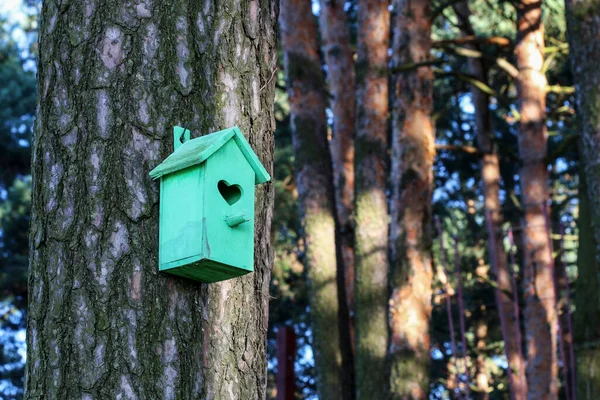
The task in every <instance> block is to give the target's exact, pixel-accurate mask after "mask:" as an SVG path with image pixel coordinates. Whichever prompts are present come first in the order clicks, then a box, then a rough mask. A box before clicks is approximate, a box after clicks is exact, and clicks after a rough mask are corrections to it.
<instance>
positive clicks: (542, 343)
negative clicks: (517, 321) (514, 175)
mask: <svg viewBox="0 0 600 400" xmlns="http://www.w3.org/2000/svg"><path fill="white" fill-rule="evenodd" d="M517 29H518V31H517V44H516V46H515V55H516V59H517V67H518V69H519V76H518V78H517V82H518V98H519V111H520V113H521V120H520V122H519V153H520V157H521V168H520V172H519V176H520V184H521V193H522V196H523V207H524V210H525V221H524V222H525V227H524V229H525V231H524V236H523V240H524V253H525V256H524V259H525V268H524V272H525V274H524V281H523V284H524V296H525V310H524V317H525V335H526V342H527V354H528V362H527V381H528V382H527V384H528V398H530V399H540V400H542V399H556V398H557V396H558V363H557V352H556V345H557V342H556V323H557V317H556V311H555V310H556V309H555V291H554V285H553V280H552V276H553V273H554V271H553V268H552V265H553V263H552V253H551V249H550V248H549V242H548V236H547V232H546V226H545V225H546V223H545V217H544V211H543V210H544V208H545V207H546V206H547V202H548V183H547V181H548V172H547V170H546V163H545V161H544V158H545V157H546V153H547V144H546V140H547V132H546V111H545V108H546V86H547V82H546V76H545V75H544V72H543V71H542V68H543V62H544V25H543V23H542V8H541V2H539V1H537V0H521V1H520V3H519V4H518V20H517Z"/></svg>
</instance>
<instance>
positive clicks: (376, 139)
mask: <svg viewBox="0 0 600 400" xmlns="http://www.w3.org/2000/svg"><path fill="white" fill-rule="evenodd" d="M389 23H390V21H389V11H388V1H387V0H359V1H358V59H357V63H356V85H357V87H356V89H357V92H356V106H357V107H356V142H355V146H354V147H355V158H354V168H355V188H354V194H355V199H354V204H355V228H354V229H355V233H354V245H355V249H354V255H355V260H354V261H355V274H356V275H355V288H354V299H355V300H354V304H355V309H356V317H355V321H354V323H355V325H354V326H355V332H356V359H355V364H356V397H357V399H384V398H387V395H388V387H389V383H388V378H387V376H388V374H387V373H386V350H387V344H388V327H387V303H388V270H389V265H388V253H387V252H388V224H387V221H388V206H387V199H386V187H387V162H386V160H387V154H386V150H387V133H388V124H387V118H388V77H387V60H388V55H387V51H388V45H389Z"/></svg>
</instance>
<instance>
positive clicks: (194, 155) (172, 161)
mask: <svg viewBox="0 0 600 400" xmlns="http://www.w3.org/2000/svg"><path fill="white" fill-rule="evenodd" d="M231 139H233V140H234V141H235V143H236V144H237V146H238V147H239V149H240V151H241V152H242V154H243V155H244V157H245V158H246V161H248V164H249V165H250V167H252V169H253V170H254V174H255V176H256V181H255V182H256V184H259V183H264V182H268V181H269V180H270V179H271V177H270V176H269V173H268V172H267V170H265V167H263V165H262V164H261V163H260V160H259V159H258V157H257V156H256V153H254V151H253V150H252V148H251V147H250V144H248V142H247V141H246V139H245V138H244V135H243V134H242V132H241V131H240V129H239V128H238V127H237V126H234V127H233V128H229V129H225V130H222V131H219V132H215V133H211V134H209V135H205V136H201V137H198V138H196V139H192V140H188V141H187V142H185V143H183V144H182V145H181V146H179V148H178V149H176V150H175V151H174V152H173V153H171V155H170V156H169V157H167V158H166V159H165V161H163V162H162V164H160V165H159V166H157V167H156V168H154V169H153V170H152V171H150V176H151V177H152V179H158V178H160V177H161V176H164V175H168V174H171V173H173V172H176V171H179V170H182V169H184V168H188V167H191V166H193V165H198V164H201V163H203V162H204V161H206V160H207V159H208V158H209V157H210V156H212V155H213V154H214V153H216V152H217V150H219V149H220V148H221V147H223V146H224V145H225V144H226V143H227V142H229V141H230V140H231Z"/></svg>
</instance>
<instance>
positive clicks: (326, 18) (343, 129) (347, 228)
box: [319, 0, 356, 392]
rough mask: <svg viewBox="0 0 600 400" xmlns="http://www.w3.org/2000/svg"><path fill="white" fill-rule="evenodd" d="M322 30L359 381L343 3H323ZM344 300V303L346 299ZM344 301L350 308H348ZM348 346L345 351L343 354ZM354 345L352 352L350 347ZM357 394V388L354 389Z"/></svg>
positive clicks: (343, 275) (345, 311)
mask: <svg viewBox="0 0 600 400" xmlns="http://www.w3.org/2000/svg"><path fill="white" fill-rule="evenodd" d="M319 4H320V6H321V9H320V12H319V27H320V31H321V37H322V45H321V49H322V51H323V54H324V56H325V63H326V66H327V85H328V88H329V92H330V95H331V97H330V99H331V111H332V115H333V123H332V129H331V131H332V134H331V140H330V141H329V145H330V149H331V158H332V162H333V174H334V176H333V182H334V192H335V204H336V207H335V208H336V215H337V220H338V225H339V229H338V230H339V233H338V238H339V240H338V241H337V242H336V246H337V247H339V251H341V253H342V258H343V261H344V262H343V265H338V291H340V324H341V325H340V340H341V344H342V346H343V347H342V354H343V355H346V354H349V355H350V357H346V358H348V360H347V361H345V363H346V364H347V367H344V369H345V370H349V371H352V373H351V376H350V377H348V379H349V381H350V382H354V357H353V350H354V324H353V322H352V314H353V311H354V278H355V277H354V228H353V213H354V124H355V122H356V117H355V107H356V106H355V104H356V101H355V93H354V91H353V90H348V89H349V88H353V87H354V84H355V76H354V59H353V53H352V48H351V47H350V29H349V27H348V18H347V16H346V11H345V10H344V6H345V3H344V2H343V1H339V0H338V1H335V0H333V1H330V0H321V1H320V3H319ZM344 298H345V299H344ZM344 300H345V304H344ZM344 347H345V348H346V349H345V350H344ZM348 347H350V349H348ZM352 391H353V392H354V389H353V390H352Z"/></svg>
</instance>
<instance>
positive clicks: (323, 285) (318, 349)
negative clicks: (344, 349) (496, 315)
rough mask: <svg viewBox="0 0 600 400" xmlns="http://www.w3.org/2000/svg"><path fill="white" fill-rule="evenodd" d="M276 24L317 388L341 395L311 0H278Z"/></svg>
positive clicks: (331, 220) (329, 195)
mask: <svg viewBox="0 0 600 400" xmlns="http://www.w3.org/2000/svg"><path fill="white" fill-rule="evenodd" d="M280 26H281V41H282V48H283V55H284V63H285V70H286V74H287V79H288V85H287V86H288V95H289V102H290V115H291V127H292V144H293V148H294V156H295V175H296V183H297V187H298V204H299V208H300V218H301V221H302V229H303V242H304V250H305V255H304V259H303V261H304V265H305V268H306V271H307V275H308V282H309V287H308V291H309V302H310V318H311V323H312V335H313V343H312V344H313V352H314V356H315V367H316V382H317V392H318V394H319V397H320V398H322V399H332V400H335V399H342V398H344V393H345V392H346V391H347V389H346V387H345V385H347V384H348V382H345V381H344V379H343V378H342V377H343V375H342V354H341V351H340V332H339V329H338V327H339V314H338V313H339V308H338V292H337V283H336V268H337V260H336V243H335V205H334V192H333V172H332V165H331V155H330V153H329V144H328V141H327V119H326V116H325V107H326V100H325V91H324V90H323V88H324V79H323V72H322V70H321V61H320V59H319V52H318V46H317V25H316V20H315V17H314V16H313V14H312V11H311V3H310V2H309V1H306V0H285V1H282V3H281V16H280Z"/></svg>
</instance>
